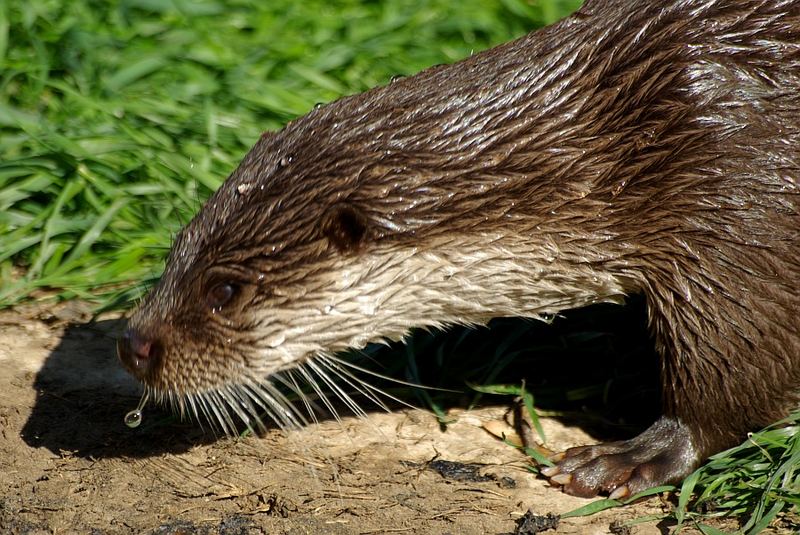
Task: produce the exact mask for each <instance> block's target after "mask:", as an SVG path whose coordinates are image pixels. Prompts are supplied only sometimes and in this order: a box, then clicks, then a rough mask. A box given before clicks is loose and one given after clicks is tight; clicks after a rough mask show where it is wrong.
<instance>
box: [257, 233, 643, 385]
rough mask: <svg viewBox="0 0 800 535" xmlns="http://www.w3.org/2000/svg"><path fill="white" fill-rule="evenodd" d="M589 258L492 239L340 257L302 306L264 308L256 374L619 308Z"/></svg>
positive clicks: (614, 285) (617, 291) (614, 292)
mask: <svg viewBox="0 0 800 535" xmlns="http://www.w3.org/2000/svg"><path fill="white" fill-rule="evenodd" d="M592 260H593V259H592V258H583V259H581V258H575V257H574V256H573V255H570V254H565V253H564V252H563V251H561V250H559V249H558V248H557V247H556V246H555V245H554V244H552V243H542V242H536V241H534V240H525V239H522V238H520V237H519V236H517V237H514V238H513V239H509V238H504V237H502V236H491V235H483V236H474V235H473V236H470V238H469V239H468V240H465V239H459V238H447V242H446V243H444V239H440V241H439V242H438V243H436V242H434V243H432V244H430V245H428V246H426V247H413V248H407V247H406V248H387V249H383V250H381V249H376V250H371V251H368V252H366V253H364V254H360V255H353V256H349V257H344V258H342V259H341V261H340V262H339V266H337V269H336V274H335V276H333V277H332V278H330V279H329V280H328V282H327V284H322V285H320V287H319V289H317V290H314V291H311V290H309V291H308V292H307V293H306V295H305V296H304V299H302V301H303V303H302V304H301V305H299V306H297V307H293V308H283V309H274V308H270V309H269V310H264V318H263V321H262V324H261V325H262V328H263V335H262V336H260V337H259V338H260V339H261V340H262V341H263V347H262V348H261V349H260V355H261V356H262V357H263V359H262V362H263V367H262V368H261V369H259V373H262V374H264V375H270V374H272V373H274V372H276V371H280V370H285V369H288V368H292V367H294V366H296V365H298V364H300V363H302V362H304V361H306V360H307V359H308V358H310V357H312V356H313V355H317V354H323V355H332V354H334V353H336V352H338V351H343V350H347V349H361V348H363V347H365V346H366V345H367V344H369V343H371V342H385V341H395V340H400V339H402V338H404V337H405V336H406V335H408V333H409V332H410V330H411V329H412V328H436V327H444V326H448V325H456V324H459V325H481V324H485V323H486V322H488V321H489V320H490V319H492V318H495V317H511V316H515V317H529V318H537V319H546V318H548V317H552V315H553V314H556V313H558V312H559V311H562V310H565V309H569V308H576V307H581V306H585V305H589V304H593V303H600V302H615V303H619V302H621V301H622V300H623V298H624V295H625V294H626V293H627V292H626V288H625V284H624V281H623V279H621V278H619V277H617V276H615V275H612V274H610V273H608V272H601V271H597V270H596V268H594V267H593V263H592ZM311 303H313V304H311Z"/></svg>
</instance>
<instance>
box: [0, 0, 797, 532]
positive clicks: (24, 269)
mask: <svg viewBox="0 0 800 535" xmlns="http://www.w3.org/2000/svg"><path fill="white" fill-rule="evenodd" d="M578 3H579V2H576V1H574V0H564V1H560V2H559V1H555V0H551V1H547V0H542V1H540V2H535V3H529V2H526V1H524V0H502V1H499V2H495V3H487V2H483V1H481V0H463V1H460V2H450V1H445V0H431V1H427V2H421V1H415V0H400V1H394V2H389V1H383V2H382V1H364V2H359V1H355V0H349V1H342V2H338V3H337V5H336V7H335V8H334V7H332V6H331V5H330V3H329V2H326V1H322V0H310V1H304V2H295V1H289V0H272V1H270V2H262V1H258V0H219V1H213V0H211V1H188V0H172V1H161V0H121V1H119V2H115V3H109V2H99V1H92V0H78V1H74V2H62V1H57V0H26V1H24V2H23V1H21V0H11V1H8V2H4V3H0V306H8V305H10V304H13V303H16V302H19V301H20V300H23V299H30V298H38V297H43V296H47V297H49V298H53V297H55V298H58V299H70V298H75V297H79V298H83V299H88V300H91V301H93V302H95V303H96V304H97V305H98V306H99V307H106V308H119V307H124V306H127V305H128V304H129V303H130V302H131V301H132V300H134V299H136V298H137V297H138V296H140V295H141V294H142V293H143V291H144V290H145V289H146V288H147V287H148V286H149V284H150V283H151V282H152V281H153V280H155V279H156V278H157V277H158V275H159V273H160V271H161V269H162V265H163V258H164V257H165V255H166V252H167V249H168V246H169V244H170V241H171V237H172V235H173V233H174V232H175V231H177V229H178V228H180V226H181V225H182V224H183V223H185V222H186V221H188V219H189V218H190V217H191V215H192V214H193V213H194V212H195V211H196V210H197V209H198V207H199V205H200V203H201V202H202V200H203V199H205V198H206V197H207V196H208V195H209V194H210V193H211V191H213V190H214V189H216V188H217V187H218V186H219V184H221V182H222V180H223V179H224V178H225V176H226V175H227V174H228V173H230V172H231V171H232V170H233V169H234V167H235V165H236V163H237V162H238V161H239V160H240V159H241V157H242V156H243V155H244V153H245V152H246V151H247V149H248V147H249V146H250V145H252V144H253V143H254V141H255V140H256V139H257V138H258V136H259V134H260V132H261V131H263V130H272V129H277V128H280V127H281V125H283V124H284V123H285V122H286V121H288V120H290V119H291V118H293V117H295V116H297V115H299V114H302V113H305V112H306V111H308V110H309V109H311V108H312V107H313V105H314V103H316V102H326V101H330V100H333V99H335V98H337V97H339V96H341V95H344V94H348V93H354V92H358V91H362V90H365V89H367V88H369V87H372V86H375V85H378V84H383V83H386V82H388V80H389V79H390V78H391V77H392V76H393V75H397V74H411V73H414V72H417V71H419V70H420V69H422V68H425V67H427V66H430V65H433V64H437V63H442V62H452V61H455V60H458V59H460V58H463V57H466V56H467V55H469V54H470V53H471V52H472V51H475V50H482V49H485V48H488V47H489V46H491V45H493V44H497V43H500V42H503V41H506V40H508V39H510V38H513V37H516V36H519V35H522V34H524V33H525V32H527V31H529V30H530V29H531V28H533V27H535V26H538V25H541V24H544V23H550V22H553V21H554V20H556V19H557V18H559V17H561V16H562V15H564V14H565V13H567V12H568V11H570V10H572V9H574V8H575V7H577V4H578ZM592 314H594V315H592ZM603 317H605V312H601V313H597V312H596V311H595V312H594V313H591V312H590V313H588V315H584V313H582V312H577V313H574V314H571V315H570V318H571V322H572V323H573V324H572V327H571V328H570V329H567V330H561V329H562V327H561V324H560V323H559V322H557V325H554V326H552V327H551V329H550V332H548V333H545V332H544V331H543V330H542V328H541V327H542V326H533V327H531V326H530V325H529V324H528V323H526V322H507V321H498V322H494V324H493V328H492V331H491V334H490V335H488V336H485V333H482V332H481V331H469V330H454V331H452V332H451V333H449V334H448V335H446V336H442V335H428V334H424V333H423V334H419V335H417V336H415V337H414V338H413V339H412V340H411V342H410V344H409V345H408V346H405V347H402V346H393V347H391V348H389V350H388V351H386V350H384V351H385V353H384V354H382V356H381V361H382V362H384V361H386V362H392V360H391V359H390V358H386V356H387V353H388V354H391V353H392V352H400V353H402V356H403V359H400V360H397V361H395V362H401V363H403V364H401V365H400V368H398V369H395V370H389V371H390V372H392V373H395V375H394V376H396V377H401V376H403V375H405V376H406V377H407V378H408V379H410V380H412V381H416V382H421V383H424V384H439V385H443V386H451V387H456V388H458V387H461V386H462V385H463V384H464V382H469V383H472V384H478V385H490V386H493V387H495V390H497V387H498V386H503V385H508V384H509V383H510V382H513V381H515V380H518V379H519V377H521V375H520V371H519V370H521V369H527V370H529V371H530V372H531V375H529V376H528V377H526V388H528V389H529V390H530V392H532V393H533V395H534V397H535V400H536V403H537V406H538V407H543V408H545V410H550V411H552V412H553V413H554V414H558V415H560V416H561V417H565V418H579V419H581V420H582V421H583V422H584V425H590V426H591V425H592V423H596V424H597V427H598V429H603V430H605V431H606V432H607V431H608V429H609V428H612V429H614V428H616V429H617V430H620V429H621V430H622V432H623V433H626V434H627V433H629V432H631V431H632V430H633V429H635V428H637V427H643V426H644V425H646V423H647V419H648V418H651V417H652V412H653V411H654V410H655V408H654V407H655V406H656V405H655V404H654V403H653V402H652V400H653V399H656V400H657V392H654V391H653V390H652V389H653V388H654V386H651V387H650V388H649V389H648V388H644V389H643V388H641V382H642V380H641V377H643V376H645V377H653V374H654V373H656V372H657V370H655V368H654V367H650V368H648V367H645V368H646V369H645V370H644V371H642V372H641V374H643V375H641V374H638V375H637V374H636V373H634V372H633V371H632V370H633V368H634V366H633V362H634V361H636V360H637V359H639V358H640V357H641V355H642V354H643V352H644V353H647V352H648V351H649V350H646V349H642V347H643V346H647V347H649V344H648V342H647V339H646V335H644V339H643V338H642V334H641V332H643V331H637V333H639V334H635V335H629V336H627V337H626V336H622V337H621V338H614V339H610V338H608V336H607V334H606V333H607V330H608V329H609V326H608V325H605V324H604V323H603V321H604V320H603V319H602V318H603ZM639 317H640V318H643V315H641V316H639ZM624 321H625V322H628V321H632V322H634V323H635V322H636V321H637V320H635V319H631V318H627V319H625V320H624ZM620 340H625V344H631V345H630V346H628V345H626V346H624V347H621V346H620V342H619V341H620ZM533 354H536V355H538V356H539V357H538V358H533V356H532V355H533ZM648 358H650V359H651V362H654V360H652V359H653V358H654V357H653V356H652V355H649V357H648ZM565 359H569V361H570V362H571V363H574V365H573V366H570V367H569V369H565V367H564V366H563V361H564V360H565ZM512 362H514V363H516V367H512V366H511V363H512ZM592 362H594V363H595V366H596V365H597V364H596V363H598V362H600V363H604V364H603V365H602V366H601V368H603V369H607V370H608V371H609V373H610V375H608V376H606V377H605V378H603V379H598V376H597V375H596V372H595V371H596V370H597V368H596V367H595V368H592V367H591V363H592ZM611 362H615V363H616V366H610V365H609V363H611ZM428 364H433V366H430V365H428ZM456 369H461V370H469V373H468V374H466V375H462V376H458V375H456V374H453V373H452V372H453V370H456ZM592 370H595V371H592ZM656 383H657V381H656V380H653V381H652V382H650V383H647V384H650V385H655V384H656ZM565 385H566V386H565ZM482 390H484V391H486V390H487V388H486V387H483V388H482ZM501 390H502V388H501ZM418 394H419V395H421V396H424V397H425V400H424V401H425V403H427V404H428V405H429V406H431V407H432V408H433V409H434V410H435V411H437V412H438V413H439V414H440V415H441V417H442V421H443V424H446V417H445V413H444V409H443V407H444V404H445V401H444V400H443V399H442V397H441V395H440V394H437V393H427V392H425V391H421V392H419V393H418ZM647 399H649V400H651V401H646V400H647ZM464 402H465V403H474V402H476V399H474V398H465V401H464ZM587 406H591V407H595V408H596V410H593V411H588V412H587V411H586V407H587ZM632 406H644V407H646V409H647V410H645V412H644V415H639V416H637V415H632V414H630V413H625V409H626V408H629V407H632ZM620 411H621V412H620ZM587 422H589V423H588V424H587ZM793 425H795V426H796V425H797V420H796V419H795V420H794V421H793ZM789 429H793V428H789ZM797 448H798V446H797V437H796V435H795V436H793V435H792V434H791V433H788V432H786V431H785V430H784V431H780V430H773V431H768V432H767V433H766V434H765V435H754V438H753V441H751V442H748V443H746V444H744V445H743V446H741V447H740V448H735V449H734V450H731V451H729V452H725V453H722V454H719V455H718V456H715V457H714V458H713V459H712V460H711V462H710V463H709V464H708V465H707V466H706V467H704V468H703V469H702V471H701V472H698V474H699V475H696V476H693V477H692V478H690V479H689V480H687V482H686V483H685V484H684V487H683V490H682V491H681V494H680V501H679V503H678V508H677V510H676V513H675V517H676V518H677V519H679V520H681V521H683V522H693V523H695V524H696V525H701V524H702V522H703V519H704V518H707V517H710V516H716V515H721V514H731V515H739V516H741V517H742V518H744V519H745V527H746V529H747V530H750V531H752V530H754V529H756V528H758V527H760V526H761V525H763V523H764V522H765V521H767V520H769V519H770V518H772V517H774V516H775V515H776V514H777V513H778V511H779V510H781V511H787V510H789V509H790V508H791V507H795V508H797V505H798V503H797V494H798V492H800V490H798V488H797V473H796V472H797V464H798V454H797V451H798V449H797ZM687 485H689V486H687ZM765 489H766V490H765ZM692 495H694V496H696V498H695V499H693V500H689V497H690V496H692ZM612 505H613V504H612ZM748 519H749V520H748Z"/></svg>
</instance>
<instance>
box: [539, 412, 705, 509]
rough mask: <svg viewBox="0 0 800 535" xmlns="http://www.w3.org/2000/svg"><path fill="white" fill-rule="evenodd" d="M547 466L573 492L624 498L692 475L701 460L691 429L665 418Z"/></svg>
mask: <svg viewBox="0 0 800 535" xmlns="http://www.w3.org/2000/svg"><path fill="white" fill-rule="evenodd" d="M553 460H554V461H555V463H556V464H555V466H552V467H546V468H543V469H542V470H541V472H542V474H543V475H544V476H546V477H548V478H549V479H550V482H551V483H552V484H554V485H560V486H562V487H563V490H564V492H566V493H567V494H572V495H573V496H581V497H585V498H590V497H593V496H597V495H598V494H600V493H608V494H609V497H610V498H612V499H624V498H627V497H629V496H633V495H634V494H637V493H639V492H641V491H643V490H646V489H648V488H650V487H655V486H658V485H664V484H668V483H673V482H676V481H679V480H681V479H682V478H684V477H686V476H687V475H688V474H689V473H691V471H692V470H693V469H694V468H695V467H696V466H697V464H698V463H699V461H700V459H699V455H698V453H697V451H696V449H695V447H694V445H693V442H692V439H691V433H690V431H689V429H688V428H686V427H685V426H683V425H682V424H681V423H680V422H678V421H677V420H675V419H673V418H667V417H662V418H660V419H659V420H658V421H656V423H654V424H653V425H652V426H650V428H648V429H647V430H646V431H644V432H643V433H642V434H640V435H639V436H637V437H635V438H632V439H630V440H623V441H619V442H610V443H607V444H598V445H595V446H581V447H577V448H570V449H568V450H567V451H565V452H563V453H560V454H558V455H556V456H555V457H554V458H553Z"/></svg>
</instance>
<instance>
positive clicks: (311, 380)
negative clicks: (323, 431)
mask: <svg viewBox="0 0 800 535" xmlns="http://www.w3.org/2000/svg"><path fill="white" fill-rule="evenodd" d="M307 364H308V362H304V363H303V364H301V365H299V366H297V368H296V369H297V372H298V373H299V374H300V375H301V376H302V377H303V379H304V380H305V381H306V382H307V383H308V384H309V386H311V388H312V389H313V390H314V392H315V393H316V394H317V397H318V398H319V399H320V400H322V404H323V405H325V408H326V409H328V411H329V412H330V413H331V415H332V416H333V417H334V418H336V420H337V421H341V418H340V417H339V413H338V412H337V411H336V409H335V408H334V406H333V404H332V403H331V401H330V400H329V399H328V396H326V395H325V392H323V390H322V389H321V388H320V386H319V383H318V382H317V380H316V379H314V376H313V375H311V373H309V371H308V370H307V369H306V365H307Z"/></svg>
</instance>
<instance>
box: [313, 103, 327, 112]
mask: <svg viewBox="0 0 800 535" xmlns="http://www.w3.org/2000/svg"><path fill="white" fill-rule="evenodd" d="M324 105H325V104H323V103H322V102H317V103H316V104H314V109H315V110H318V109H320V108H321V107H323V106H324Z"/></svg>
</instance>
